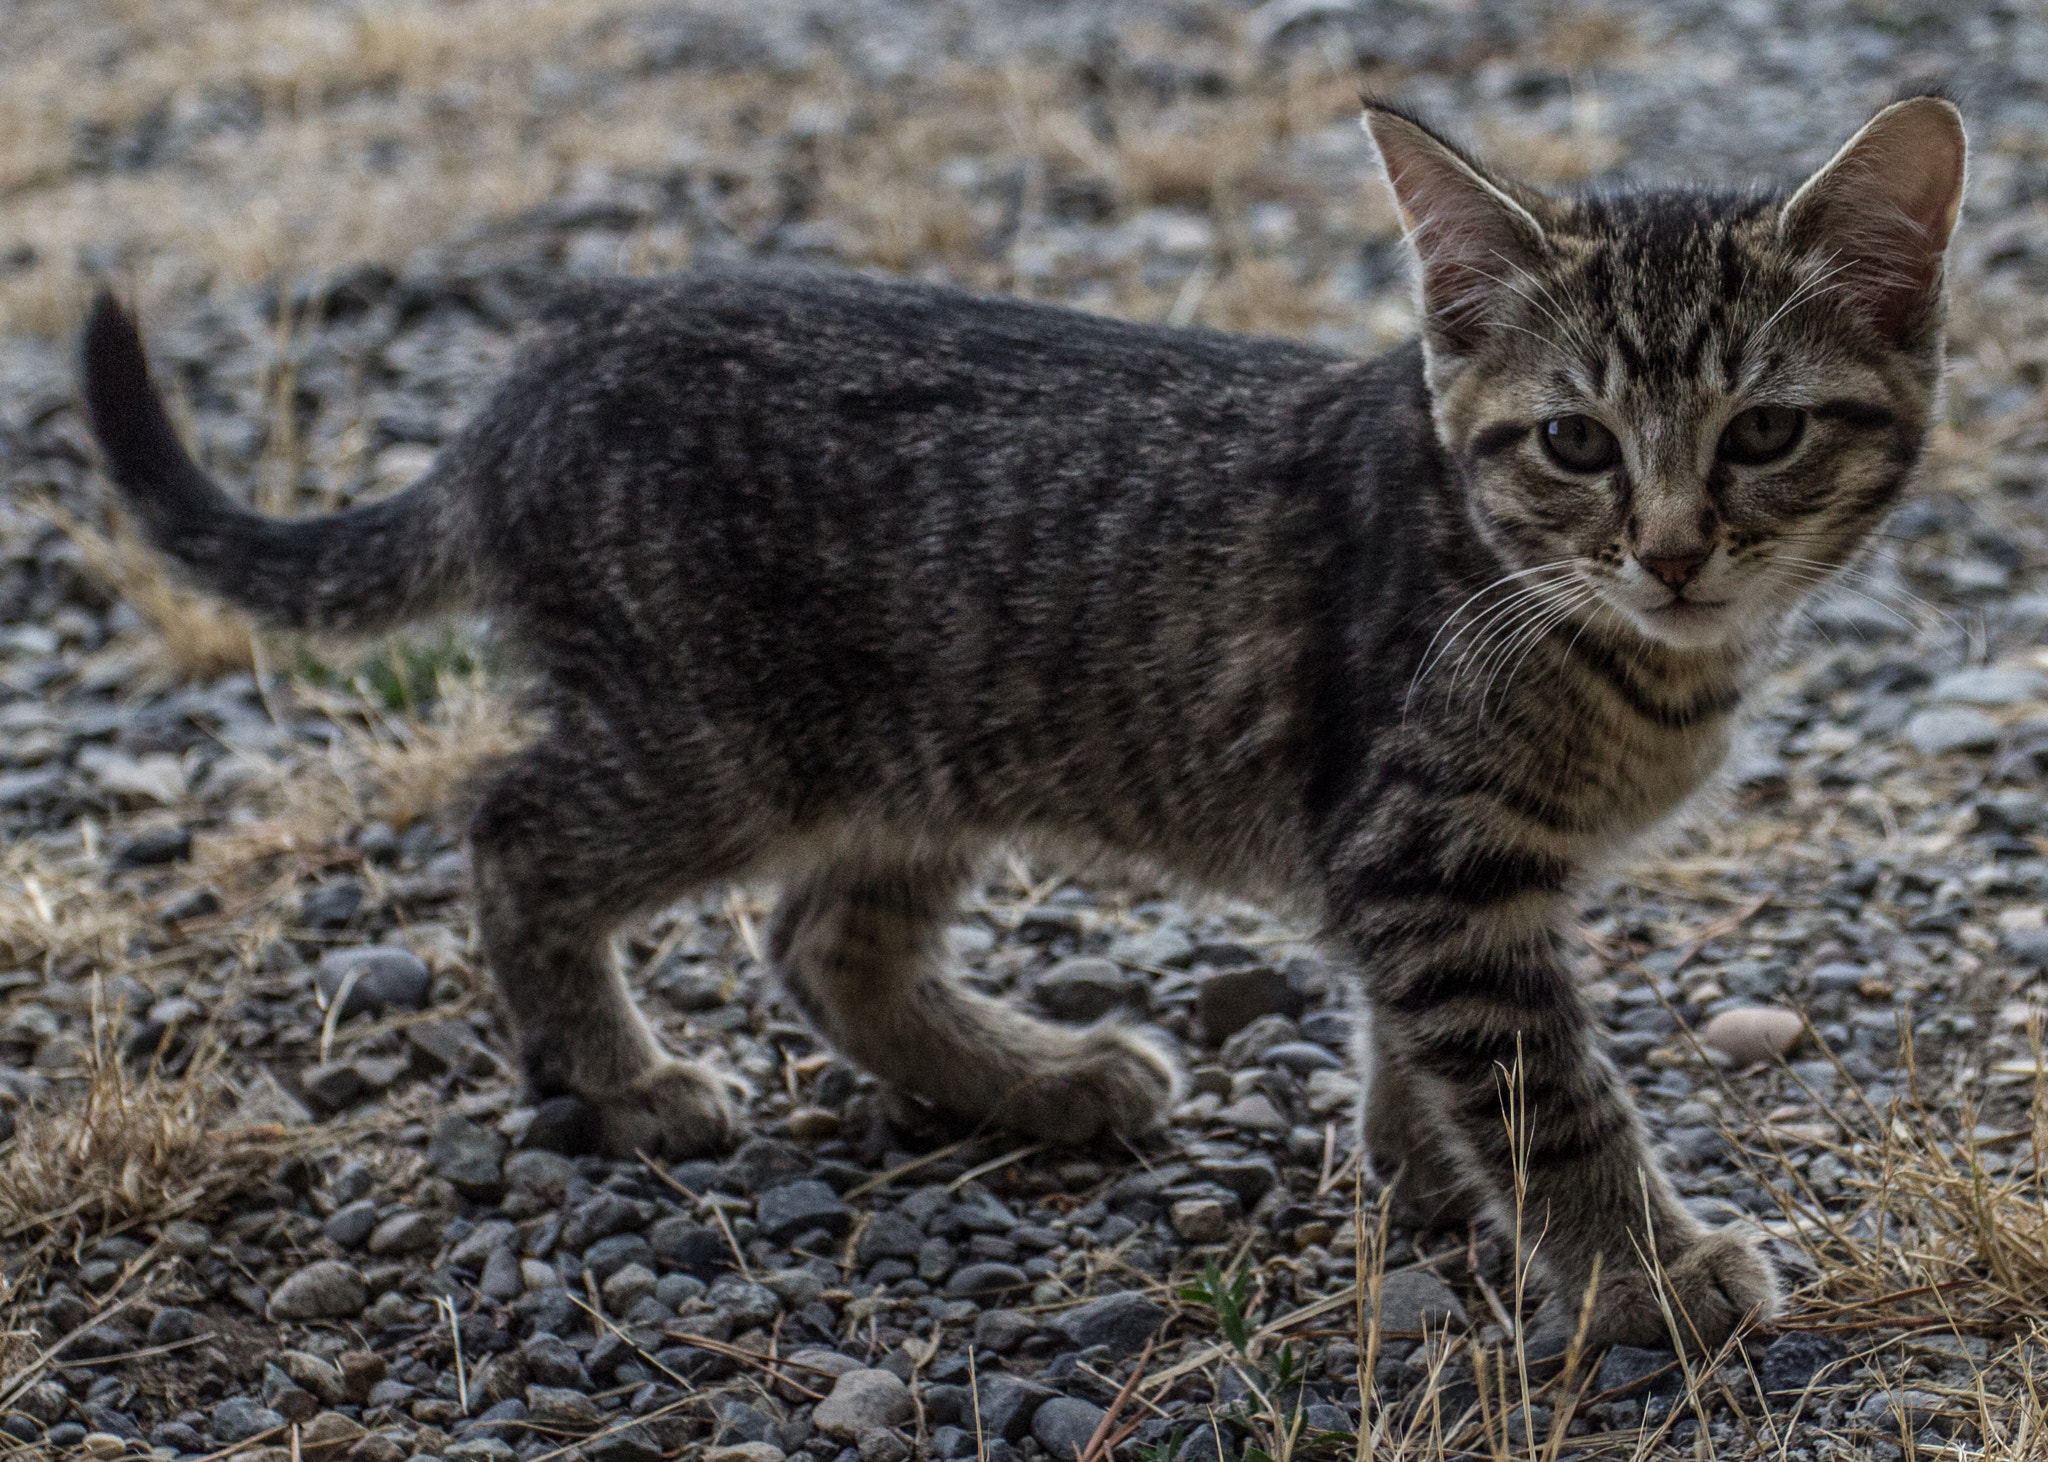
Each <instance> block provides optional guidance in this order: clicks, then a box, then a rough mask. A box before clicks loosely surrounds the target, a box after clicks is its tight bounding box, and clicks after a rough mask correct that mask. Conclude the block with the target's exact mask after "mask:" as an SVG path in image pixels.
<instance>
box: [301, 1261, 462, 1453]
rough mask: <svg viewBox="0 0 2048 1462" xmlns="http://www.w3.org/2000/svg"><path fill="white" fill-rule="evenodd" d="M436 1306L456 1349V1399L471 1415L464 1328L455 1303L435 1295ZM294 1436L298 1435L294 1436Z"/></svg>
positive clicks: (443, 1296)
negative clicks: (463, 1360) (456, 1313)
mask: <svg viewBox="0 0 2048 1462" xmlns="http://www.w3.org/2000/svg"><path fill="white" fill-rule="evenodd" d="M434 1306H435V1308H437V1309H438V1310H440V1312H441V1313H442V1314H444V1315H446V1316H447V1317H448V1339H449V1341H450V1342H451V1343H452V1344H453V1345H454V1347H455V1398H456V1402H457V1404H459V1405H460V1406H461V1407H462V1414H463V1415H464V1416H468V1415H469V1372H468V1370H467V1368H466V1367H464V1365H463V1363H462V1327H461V1326H460V1325H457V1324H456V1323H455V1301H453V1300H451V1299H449V1298H448V1297H447V1296H446V1295H438V1294H437V1295H435V1296H434ZM293 1435H294V1436H296V1435H297V1433H294V1434H293Z"/></svg>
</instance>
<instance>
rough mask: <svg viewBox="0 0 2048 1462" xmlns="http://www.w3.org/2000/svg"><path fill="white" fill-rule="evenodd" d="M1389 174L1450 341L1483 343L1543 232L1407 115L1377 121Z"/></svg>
mask: <svg viewBox="0 0 2048 1462" xmlns="http://www.w3.org/2000/svg"><path fill="white" fill-rule="evenodd" d="M1372 134H1373V140H1374V141H1375V142H1376V143H1378V144H1379V148H1380V155H1381V157H1382V158H1384V159H1385V161H1386V166H1387V179H1388V181H1389V183H1391V184H1392V186H1393V189H1394V196H1395V198H1396V200H1397V201H1398V202H1399V204H1400V207H1401V217H1402V221H1403V222H1404V223H1405V224H1406V225H1407V227H1408V237H1409V242H1410V243H1411V244H1412V245H1413V246H1414V248H1415V252H1416V255H1417V257H1418V258H1419V259H1420V260H1421V261H1422V295H1423V303H1424V306H1425V307H1426V309H1427V310H1428V313H1429V319H1430V324H1431V326H1432V327H1433V328H1434V329H1435V331H1436V332H1437V334H1438V336H1439V338H1440V339H1441V340H1442V341H1443V343H1444V344H1446V345H1448V346H1450V347H1451V348H1453V349H1457V350H1465V349H1469V348H1471V347H1472V346H1473V345H1476V344H1477V343H1478V341H1479V338H1480V336H1481V335H1482V334H1483V333H1484V330H1485V327H1486V324H1487V318H1488V316H1489V315H1490V313H1491V312H1492V310H1493V309H1494V307H1495V305H1496V303H1497V302H1498V300H1499V298H1500V297H1501V296H1502V295H1504V294H1507V293H1511V292H1512V291H1511V287H1510V286H1509V285H1507V284H1504V283H1502V282H1501V281H1502V280H1504V279H1512V277H1513V276H1514V274H1515V273H1516V272H1517V270H1518V269H1520V268H1521V267H1523V261H1524V260H1525V258H1526V256H1527V255H1528V253H1529V252H1530V250H1531V249H1532V248H1533V247H1534V246H1535V245H1536V244H1537V243H1538V242H1539V238H1540V236H1534V235H1532V230H1533V228H1534V224H1533V221H1532V220H1530V219H1529V218H1528V216H1527V215H1526V214H1524V213H1523V212H1522V211H1521V209H1520V208H1519V207H1518V206H1517V205H1516V204H1514V203H1513V202H1512V201H1510V200H1509V199H1507V198H1505V197H1503V196H1502V195H1501V194H1499V193H1497V192H1495V191H1494V190H1493V189H1492V188H1491V187H1489V186H1488V185H1487V183H1486V182H1485V181H1484V180H1483V179H1482V178H1480V177H1479V175H1478V174H1476V173H1475V172H1473V171H1472V169H1471V168H1469V167H1467V166H1466V165H1465V163H1464V162H1463V161H1462V160H1461V159H1460V158H1459V157H1458V156H1457V155H1456V154H1455V153H1453V152H1452V151H1451V150H1450V149H1449V148H1447V147H1445V146H1444V145H1443V144H1442V143H1440V142H1438V141H1437V140H1436V139H1435V138H1434V137H1431V136H1430V135H1429V134H1428V133H1426V132H1424V131H1423V130H1422V129H1421V128H1419V127H1416V126H1414V125H1413V124H1412V123H1409V122H1406V121H1403V120H1401V119H1399V118H1392V117H1381V118H1377V119H1375V120H1373V122H1372Z"/></svg>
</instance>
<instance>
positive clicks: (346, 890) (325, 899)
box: [299, 878, 363, 929]
mask: <svg viewBox="0 0 2048 1462" xmlns="http://www.w3.org/2000/svg"><path fill="white" fill-rule="evenodd" d="M362 906H363V886H362V885H361V884H360V883H357V882H356V881H355V880H354V879H352V878H350V879H343V880H341V881H340V882H337V883H326V884H322V885H321V886H320V887H318V888H313V889H308V890H307V891H306V894H305V897H303V898H301V899H300V900H299V922H300V923H301V924H303V925H305V926H306V927H307V928H308V929H339V928H342V927H343V926H344V925H346V924H347V923H348V921H349V920H350V919H353V918H354V917H355V916H356V910H357V909H360V908H361V907H362Z"/></svg>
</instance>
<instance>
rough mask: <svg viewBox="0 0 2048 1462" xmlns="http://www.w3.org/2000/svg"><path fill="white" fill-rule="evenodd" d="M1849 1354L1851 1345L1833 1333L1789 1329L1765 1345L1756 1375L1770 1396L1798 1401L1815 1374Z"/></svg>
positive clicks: (1817, 1374) (1781, 1399)
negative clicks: (1846, 1344)
mask: <svg viewBox="0 0 2048 1462" xmlns="http://www.w3.org/2000/svg"><path fill="white" fill-rule="evenodd" d="M1848 1353H1849V1349H1848V1347H1847V1346H1845V1345H1844V1344H1843V1343H1842V1342H1841V1341H1840V1340H1838V1339H1836V1338H1835V1337H1834V1336H1832V1335H1817V1334H1814V1333H1813V1332H1811V1331H1804V1330H1789V1331H1787V1332H1786V1333H1785V1334H1783V1335H1780V1336H1779V1337H1778V1338H1777V1339H1776V1340H1773V1341H1772V1342H1771V1343H1770V1345H1769V1346H1768V1347H1766V1348H1765V1350H1764V1357H1763V1364H1762V1365H1761V1366H1759V1367H1758V1370H1757V1378H1758V1379H1759V1380H1761V1381H1762V1382H1763V1387H1764V1393H1765V1394H1766V1395H1767V1396H1771V1397H1773V1398H1775V1399H1778V1400H1780V1401H1789V1400H1795V1399H1797V1398H1798V1397H1799V1396H1800V1395H1801V1394H1802V1393H1803V1392H1804V1391H1805V1390H1806V1388H1807V1386H1808V1385H1809V1384H1811V1383H1812V1382H1813V1380H1814V1378H1815V1377H1816V1376H1819V1375H1820V1373H1821V1372H1822V1371H1823V1370H1825V1369H1826V1368H1827V1367H1829V1366H1831V1365H1833V1364H1834V1363H1835V1362H1837V1361H1839V1360H1841V1359H1843V1358H1844V1357H1845V1356H1847V1355H1848Z"/></svg>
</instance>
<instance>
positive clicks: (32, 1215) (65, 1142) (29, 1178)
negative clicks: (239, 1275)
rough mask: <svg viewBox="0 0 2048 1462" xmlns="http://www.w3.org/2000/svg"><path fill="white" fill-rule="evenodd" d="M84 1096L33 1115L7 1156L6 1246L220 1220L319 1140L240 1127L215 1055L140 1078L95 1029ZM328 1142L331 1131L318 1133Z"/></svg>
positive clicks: (65, 1244) (2, 1208)
mask: <svg viewBox="0 0 2048 1462" xmlns="http://www.w3.org/2000/svg"><path fill="white" fill-rule="evenodd" d="M95 1025H96V1029H95V1040H94V1042H93V1046H92V1049H91V1053H90V1056H89V1059H88V1061H87V1065H86V1069H85V1070H84V1072H83V1073H80V1075H81V1076H82V1082H81V1085H82V1087H83V1090H82V1091H80V1092H78V1093H76V1094H75V1095H71V1096H69V1097H68V1098H67V1099H66V1100H64V1101H63V1102H61V1103H54V1104H51V1105H48V1106H43V1107H35V1108H30V1109H28V1110H26V1111H24V1112H22V1113H21V1114H20V1116H19V1118H18V1125H17V1128H16V1132H15V1136H14V1139H13V1140H12V1141H11V1142H10V1143H9V1144H7V1146H6V1147H5V1148H4V1149H0V1240H4V1241H5V1242H7V1243H8V1244H10V1245H18V1244H21V1243H22V1242H23V1241H29V1242H30V1243H31V1244H32V1245H33V1246H34V1247H36V1248H43V1247H50V1246H54V1247H57V1248H75V1247H76V1245H78V1244H79V1243H81V1242H83V1241H85V1240H87V1239H90V1238H97V1237H102V1236H105V1235H107V1234H113V1233H121V1232H124V1231H126V1230H129V1229H134V1228H138V1227H144V1226H149V1225H156V1224H162V1223H168V1222H170V1221H171V1220H173V1219H178V1218H201V1219H204V1218H206V1217H209V1216H213V1215H216V1214H218V1213H219V1212H220V1211H221V1210H222V1209H223V1208H225V1207H226V1206H227V1205H228V1204H229V1203H230V1202H231V1201H232V1200H233V1199H234V1198H235V1197H237V1196H238V1195H240V1194H242V1193H244V1192H246V1191H248V1190H249V1188H250V1187H251V1186H252V1185H254V1184H256V1183H258V1182H259V1181H260V1180H261V1179H262V1178H263V1177H264V1176H265V1175H266V1174H267V1173H269V1172H270V1170H271V1169H272V1168H274V1167H275V1166H276V1164H277V1162H278V1160H279V1159H280V1158H281V1157H282V1156H283V1155H284V1154H285V1153H287V1152H290V1151H293V1150H295V1149H297V1148H301V1147H304V1146H306V1145H307V1144H308V1142H309V1141H310V1140H312V1139H313V1137H314V1136H315V1134H313V1133H310V1132H295V1131H293V1130H292V1129H289V1128H286V1127H282V1126H279V1125H278V1124H276V1123H274V1122H265V1121H255V1122H251V1121H247V1120H241V1119H238V1118H237V1116H236V1113H235V1108H236V1105H237V1100H236V1098H237V1093H236V1089H235V1087H234V1085H233V1083H232V1082H231V1081H230V1080H229V1078H228V1077H227V1075H226V1073H225V1071H224V1070H223V1068H222V1065H221V1061H220V1053H219V1051H218V1048H207V1049H203V1050H202V1051H201V1053H200V1054H199V1055H197V1056H195V1058H194V1059H193V1060H192V1061H191V1062H190V1063H189V1064H188V1065H187V1067H186V1069H185V1072H184V1074H183V1075H181V1076H177V1077H171V1076H166V1075H165V1074H164V1073H163V1072H161V1071H160V1070H158V1069H157V1068H156V1067H154V1066H152V1067H150V1068H149V1069H148V1070H146V1071H145V1072H143V1073H142V1074H140V1075H137V1074H136V1073H135V1072H133V1071H131V1070H130V1069H129V1067H128V1066H127V1064H126V1063H125V1062H123V1061H122V1060H121V1059H120V1058H119V1057H118V1056H117V1055H116V1054H115V1053H114V1051H113V1049H112V1045H111V1035H110V1034H109V1032H108V1031H107V1030H106V1029H105V1027H104V1025H103V1023H100V1022H95ZM317 1136H318V1140H319V1141H320V1142H321V1143H322V1144H323V1145H325V1144H327V1143H330V1142H331V1141H332V1140H333V1136H334V1134H333V1133H332V1132H331V1131H330V1132H324V1133H320V1134H317Z"/></svg>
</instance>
